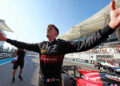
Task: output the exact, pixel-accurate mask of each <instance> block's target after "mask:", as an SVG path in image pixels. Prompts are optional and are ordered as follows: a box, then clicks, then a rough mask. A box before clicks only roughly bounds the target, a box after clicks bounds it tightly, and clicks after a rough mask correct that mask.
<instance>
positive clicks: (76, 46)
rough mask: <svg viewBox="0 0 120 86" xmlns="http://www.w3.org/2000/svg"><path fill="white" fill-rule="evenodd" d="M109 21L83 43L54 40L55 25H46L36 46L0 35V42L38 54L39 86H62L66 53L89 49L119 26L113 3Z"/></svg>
mask: <svg viewBox="0 0 120 86" xmlns="http://www.w3.org/2000/svg"><path fill="white" fill-rule="evenodd" d="M110 15H111V21H110V22H109V25H107V26H106V27H104V29H102V30H99V31H97V32H96V33H94V34H93V35H92V36H91V37H89V38H87V39H86V40H84V41H78V42H72V41H71V42H70V41H65V40H62V39H56V37H57V36H58V34H59V30H58V28H57V27H56V26H55V25H48V27H47V38H48V41H43V42H41V43H36V44H28V43H24V42H20V41H16V40H11V39H8V38H6V37H4V36H3V34H2V33H0V40H1V41H6V42H8V43H10V44H12V45H14V46H16V47H19V48H23V49H27V50H31V51H35V52H38V53H39V54H40V85H39V86H62V81H61V70H62V64H63V58H64V55H65V54H67V53H73V52H81V51H85V50H88V49H91V48H93V47H95V46H97V45H98V44H100V43H101V42H103V41H104V40H106V39H107V38H108V36H109V35H110V34H112V33H113V32H114V31H115V29H116V28H117V27H118V26H120V8H118V9H115V2H114V1H112V2H111V13H110Z"/></svg>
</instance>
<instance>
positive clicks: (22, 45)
mask: <svg viewBox="0 0 120 86" xmlns="http://www.w3.org/2000/svg"><path fill="white" fill-rule="evenodd" d="M0 41H6V42H8V43H10V44H11V45H14V46H15V47H18V48H22V49H26V50H30V51H35V52H39V44H29V43H24V42H20V41H16V40H11V39H8V38H6V37H5V36H4V35H3V34H2V33H1V32H0Z"/></svg>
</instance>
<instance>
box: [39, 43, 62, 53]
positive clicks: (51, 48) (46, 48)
mask: <svg viewBox="0 0 120 86" xmlns="http://www.w3.org/2000/svg"><path fill="white" fill-rule="evenodd" d="M63 47H64V46H63V45H62V44H60V43H58V42H51V43H49V42H46V43H44V44H43V45H42V46H41V48H40V52H41V54H59V53H62V52H63V50H64V48H63Z"/></svg>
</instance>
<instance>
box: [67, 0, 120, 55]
mask: <svg viewBox="0 0 120 86" xmlns="http://www.w3.org/2000/svg"><path fill="white" fill-rule="evenodd" d="M110 7H111V10H110V19H111V21H110V22H109V25H107V26H106V27H104V29H102V30H99V31H97V32H96V33H94V34H93V35H92V36H91V37H89V38H87V39H86V40H84V41H78V42H67V43H66V49H65V52H66V53H72V52H80V51H85V50H88V49H91V48H93V47H95V46H97V45H99V44H100V43H101V42H103V41H105V40H106V39H107V38H108V36H109V35H110V34H112V33H113V32H114V31H115V29H117V27H119V26H120V8H117V9H116V8H115V1H114V0H113V1H112V2H111V4H110Z"/></svg>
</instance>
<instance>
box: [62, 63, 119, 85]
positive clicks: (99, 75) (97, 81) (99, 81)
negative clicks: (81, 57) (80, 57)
mask: <svg viewBox="0 0 120 86" xmlns="http://www.w3.org/2000/svg"><path fill="white" fill-rule="evenodd" d="M69 71H70V72H69ZM72 71H73V74H70V73H71V72H72ZM62 80H63V81H64V86H120V76H118V75H116V74H110V73H103V72H99V71H93V70H87V69H81V68H79V67H77V66H74V65H72V66H63V72H62Z"/></svg>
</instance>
